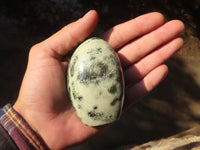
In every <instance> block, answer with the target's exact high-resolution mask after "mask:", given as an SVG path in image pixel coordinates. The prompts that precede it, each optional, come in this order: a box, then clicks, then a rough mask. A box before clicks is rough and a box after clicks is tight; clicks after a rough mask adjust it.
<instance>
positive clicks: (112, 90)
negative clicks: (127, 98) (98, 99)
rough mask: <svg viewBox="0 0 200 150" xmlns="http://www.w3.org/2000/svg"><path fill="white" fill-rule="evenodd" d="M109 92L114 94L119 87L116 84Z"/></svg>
mask: <svg viewBox="0 0 200 150" xmlns="http://www.w3.org/2000/svg"><path fill="white" fill-rule="evenodd" d="M108 92H110V93H111V94H114V93H115V92H117V87H116V85H112V86H111V87H110V88H109V89H108Z"/></svg>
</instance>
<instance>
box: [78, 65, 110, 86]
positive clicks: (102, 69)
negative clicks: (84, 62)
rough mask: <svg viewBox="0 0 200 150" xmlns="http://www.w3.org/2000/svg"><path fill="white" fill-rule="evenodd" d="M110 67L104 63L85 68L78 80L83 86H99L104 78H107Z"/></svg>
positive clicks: (79, 74)
mask: <svg viewBox="0 0 200 150" xmlns="http://www.w3.org/2000/svg"><path fill="white" fill-rule="evenodd" d="M107 72H108V66H107V65H106V64H104V63H102V62H95V63H93V64H91V66H90V67H88V68H84V70H82V72H81V73H78V76H77V80H79V81H80V83H82V84H89V83H94V84H98V83H99V82H100V81H102V79H103V78H106V75H107Z"/></svg>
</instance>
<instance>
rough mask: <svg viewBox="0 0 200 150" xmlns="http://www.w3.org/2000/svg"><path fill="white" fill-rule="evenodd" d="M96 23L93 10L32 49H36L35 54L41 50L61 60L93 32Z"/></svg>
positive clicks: (96, 15) (96, 18)
mask: <svg viewBox="0 0 200 150" xmlns="http://www.w3.org/2000/svg"><path fill="white" fill-rule="evenodd" d="M97 22H98V14H97V12H96V11H95V10H91V11H89V12H88V13H87V14H86V15H84V16H83V17H82V18H80V19H79V20H77V21H75V22H73V23H70V24H69V25H67V26H65V27H63V28H62V29H61V30H60V31H58V32H57V33H55V34H54V35H52V36H51V37H49V38H48V39H46V40H45V41H43V42H41V43H39V44H37V45H35V46H34V47H36V48H32V49H36V50H37V52H38V51H41V50H42V51H43V52H44V54H47V55H50V56H53V57H59V58H62V57H63V56H64V55H66V54H67V53H68V52H70V51H71V50H72V49H73V48H75V47H76V46H77V45H78V44H79V43H81V42H82V41H83V40H85V39H86V38H87V37H88V36H89V35H90V34H91V33H92V32H93V31H94V29H95V28H96V25H97Z"/></svg>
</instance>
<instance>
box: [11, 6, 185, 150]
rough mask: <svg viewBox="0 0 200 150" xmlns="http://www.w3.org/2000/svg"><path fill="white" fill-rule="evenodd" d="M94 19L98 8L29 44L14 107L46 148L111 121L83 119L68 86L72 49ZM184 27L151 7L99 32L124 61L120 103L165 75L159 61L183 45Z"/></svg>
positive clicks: (82, 137) (88, 135)
mask: <svg viewBox="0 0 200 150" xmlns="http://www.w3.org/2000/svg"><path fill="white" fill-rule="evenodd" d="M97 21H98V14H97V12H96V11H94V10H91V11H89V12H88V13H87V14H86V15H85V16H84V17H82V18H81V19H79V20H78V21H76V22H73V23H71V24H69V25H67V26H65V27H64V28H62V29H61V30H60V31H58V32H57V33H55V34H54V35H52V36H51V37H49V38H48V39H46V40H45V41H43V42H41V43H38V44H36V45H34V46H33V47H32V48H31V50H30V53H29V61H28V66H27V70H26V73H25V75H24V79H23V82H22V85H21V89H20V92H19V96H18V99H17V101H16V103H15V104H14V106H13V107H14V109H15V110H16V111H17V112H18V113H19V114H21V116H22V117H23V118H24V119H25V120H26V121H27V122H28V123H29V125H30V126H31V127H32V128H33V130H34V131H36V132H37V133H38V134H39V135H40V136H41V137H42V139H43V140H44V142H45V143H46V145H47V146H48V147H49V148H50V149H55V150H57V149H63V148H66V147H70V146H73V145H75V144H79V143H80V142H83V141H85V140H87V139H89V138H91V137H92V136H94V135H96V134H97V133H99V132H102V131H103V130H105V129H106V128H107V127H108V126H109V125H108V126H102V127H89V126H86V125H83V124H82V123H81V121H80V120H79V118H78V117H77V115H76V113H75V111H74V109H73V107H72V105H71V103H70V100H69V97H68V93H67V91H66V72H67V67H68V62H69V59H70V55H71V54H72V50H73V48H75V47H76V46H77V45H78V44H79V43H81V42H83V41H84V40H85V39H86V38H87V37H88V36H89V35H90V34H91V33H92V32H93V30H94V29H95V27H96V25H97ZM183 31H184V25H183V23H182V22H181V21H178V20H173V21H170V22H167V23H165V22H164V17H163V15H162V14H160V13H158V12H153V13H148V14H145V15H142V16H139V17H137V18H135V19H132V20H130V21H127V22H125V23H122V24H119V25H117V26H115V27H113V28H111V29H110V30H108V31H107V32H105V33H104V34H103V35H102V38H103V39H105V40H106V41H107V42H108V43H109V44H110V45H111V47H113V48H114V49H115V50H116V51H117V54H118V55H119V58H120V61H121V63H122V66H123V70H124V78H125V84H126V90H125V104H124V109H127V108H128V107H130V106H131V105H132V104H134V103H136V102H137V101H138V100H140V99H141V98H142V97H144V96H145V95H146V94H147V93H149V92H150V91H151V90H152V89H154V88H155V87H156V86H157V85H158V84H159V83H160V82H161V81H162V80H163V79H164V78H165V76H166V75H167V72H168V69H167V66H166V65H165V64H163V63H164V62H165V61H166V60H167V59H169V58H170V57H172V56H173V55H174V54H175V53H176V52H177V51H178V50H179V49H180V48H181V47H182V45H183V40H182V39H181V38H180V35H181V33H182V32H183ZM130 41H131V42H130ZM58 139H59V140H58Z"/></svg>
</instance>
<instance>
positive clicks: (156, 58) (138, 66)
mask: <svg viewBox="0 0 200 150" xmlns="http://www.w3.org/2000/svg"><path fill="white" fill-rule="evenodd" d="M182 46H183V40H182V38H176V39H174V40H172V41H170V42H169V43H168V44H166V45H164V46H163V47H160V48H159V49H157V50H156V51H154V52H152V53H151V54H149V55H147V56H146V57H144V58H143V59H142V60H140V61H138V62H137V63H135V64H133V65H131V66H129V67H128V68H127V69H126V70H125V71H124V78H125V82H126V84H130V83H135V82H138V81H139V80H141V79H142V78H143V77H144V76H146V75H147V74H148V73H149V72H150V71H151V70H153V69H154V68H156V67H157V66H159V65H161V64H163V63H164V62H165V61H166V60H168V59H169V58H170V57H172V56H173V55H174V54H175V53H176V52H177V51H178V50H180V49H181V47H182Z"/></svg>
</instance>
